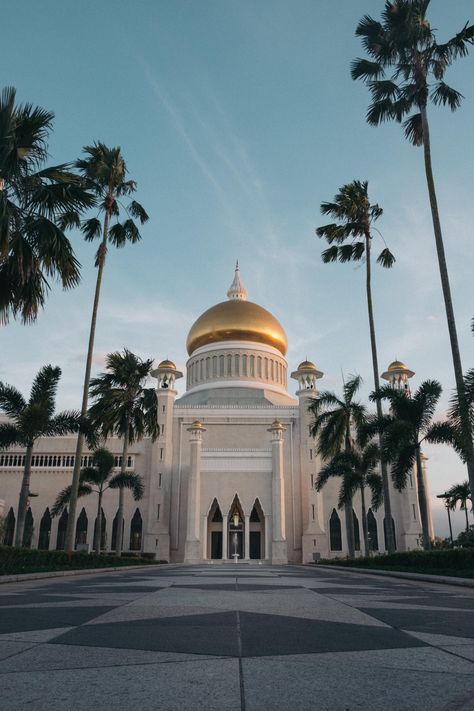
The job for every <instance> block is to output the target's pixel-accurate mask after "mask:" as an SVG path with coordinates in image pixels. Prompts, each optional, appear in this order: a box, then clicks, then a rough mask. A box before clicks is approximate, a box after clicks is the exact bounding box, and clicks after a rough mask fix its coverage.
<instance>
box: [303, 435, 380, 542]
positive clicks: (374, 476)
mask: <svg viewBox="0 0 474 711" xmlns="http://www.w3.org/2000/svg"><path fill="white" fill-rule="evenodd" d="M379 462H380V450H379V448H378V447H377V445H376V444H373V443H371V444H368V445H367V446H366V447H365V448H364V449H362V450H359V449H357V448H354V449H351V450H349V451H343V452H339V453H338V454H336V456H335V457H333V459H331V461H330V462H329V463H328V464H326V465H325V466H324V467H323V468H322V469H321V471H320V472H319V474H318V478H317V480H316V489H317V490H318V491H321V489H322V488H323V486H324V485H325V484H326V483H327V482H328V481H329V479H330V478H331V477H341V480H342V481H341V488H340V490H339V503H338V506H339V508H340V509H342V508H343V507H344V506H351V507H352V500H353V498H354V495H355V494H356V492H357V490H359V491H360V499H361V513H362V532H363V537H364V553H365V555H370V547H369V535H368V529H367V507H366V504H365V490H366V488H368V489H369V490H370V491H371V493H372V502H371V506H372V508H373V509H374V510H377V509H378V508H379V506H380V504H381V503H382V500H383V482H382V477H381V476H380V474H379V473H378V472H377V471H376V469H377V466H378V464H379Z"/></svg>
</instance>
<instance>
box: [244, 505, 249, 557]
mask: <svg viewBox="0 0 474 711" xmlns="http://www.w3.org/2000/svg"><path fill="white" fill-rule="evenodd" d="M244 521H245V522H244V526H245V528H244V537H245V540H244V560H250V516H249V515H248V514H244Z"/></svg>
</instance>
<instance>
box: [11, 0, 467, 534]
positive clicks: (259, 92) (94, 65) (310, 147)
mask: <svg viewBox="0 0 474 711" xmlns="http://www.w3.org/2000/svg"><path fill="white" fill-rule="evenodd" d="M382 7H383V3H382V0H338V2H337V3H334V2H332V1H331V0H311V1H309V0H296V2H289V1H288V0H286V1H281V0H258V1H257V0H253V1H250V0H239V1H236V0H235V1H234V0H213V1H211V0H188V1H185V0H167V1H164V0H160V1H158V2H157V1H155V0H141V1H140V2H137V3H130V2H125V1H124V0H121V1H112V0H102V1H101V2H100V3H97V2H92V0H82V2H80V3H78V2H73V1H72V0H61V2H59V0H43V1H42V2H41V3H39V2H35V1H34V0H22V2H19V3H15V4H13V3H9V4H8V8H7V7H5V8H4V10H3V13H2V22H3V26H4V28H3V29H4V31H3V33H2V34H3V47H2V66H1V69H0V72H1V78H2V82H1V83H2V85H13V86H15V87H16V88H17V92H18V99H19V101H29V102H32V103H34V104H39V105H41V106H44V107H45V108H48V109H51V110H53V111H54V112H55V113H56V120H55V130H54V133H53V135H52V138H51V141H50V154H51V163H53V162H63V161H68V160H73V159H74V158H76V157H77V156H78V155H79V154H80V151H81V147H82V146H83V145H86V144H87V143H90V142H92V141H94V140H102V141H104V142H106V143H107V144H109V145H120V146H121V147H122V150H123V152H124V155H125V156H126V159H127V163H128V168H129V171H130V177H132V178H134V179H135V180H136V181H137V182H138V186H139V191H138V193H137V197H138V199H139V200H140V201H141V202H142V203H143V205H144V206H145V207H146V209H147V211H148V212H149V214H150V221H149V223H148V224H147V225H146V226H145V227H144V229H143V231H142V235H143V241H142V242H141V243H140V244H139V245H137V246H134V247H128V248H126V249H124V250H120V251H115V252H113V251H112V250H111V251H110V253H109V258H108V262H107V266H106V273H105V281H104V287H103V292H102V302H101V308H100V316H99V322H98V331H97V339H96V356H95V367H96V368H97V369H100V368H101V367H102V364H103V356H104V354H105V353H107V352H109V351H111V350H116V349H119V348H121V347H123V346H127V347H129V348H131V349H132V350H134V351H136V352H138V353H140V354H141V355H143V356H147V357H149V356H153V357H155V358H157V359H161V358H163V357H165V356H169V357H170V358H172V359H173V360H175V362H176V363H177V364H178V365H179V366H182V367H184V364H185V361H186V351H185V340H186V334H187V331H188V329H189V328H190V326H191V324H192V322H193V320H194V319H195V318H196V317H197V316H198V315H199V314H200V313H201V312H202V311H204V310H205V309H206V308H208V307H209V306H211V305H212V304H214V303H216V302H218V301H221V300H222V299H223V298H225V292H226V290H227V288H228V286H229V283H230V281H231V279H232V274H233V266H234V263H235V260H236V259H237V258H238V259H239V261H240V264H241V269H242V276H243V279H244V282H245V284H246V286H247V288H248V290H249V294H250V298H251V299H252V300H253V301H256V302H258V303H260V304H262V305H263V306H265V307H266V308H268V309H270V310H271V311H272V312H273V313H274V314H275V315H276V316H277V317H278V318H279V319H280V321H281V322H282V324H283V325H284V327H285V329H286V331H287V334H288V337H289V342H290V348H289V353H288V361H289V365H290V368H293V367H295V366H296V365H297V364H298V362H299V361H300V360H302V359H303V358H305V357H306V356H308V357H309V358H311V359H312V360H314V361H315V362H316V363H317V365H318V367H319V368H320V369H321V370H323V371H324V373H325V377H324V380H323V381H321V386H322V387H325V388H329V389H337V388H339V387H340V382H341V370H342V371H343V372H344V373H354V372H357V373H360V374H361V375H362V376H363V378H364V380H365V388H364V395H366V394H367V393H368V392H369V391H370V389H371V365H370V353H369V342H368V325H367V314H366V304H365V299H364V270H363V267H353V266H349V265H324V264H323V263H322V262H321V258H320V253H321V250H322V248H323V244H322V243H321V242H320V241H319V240H318V239H317V238H316V237H315V236H314V228H315V227H316V226H317V225H318V224H322V222H323V221H324V218H321V217H320V214H319V205H320V203H321V202H322V201H324V200H329V199H331V198H332V197H333V195H334V194H335V192H336V191H337V189H338V188H339V186H341V185H342V184H344V183H346V182H350V181H351V180H353V179H355V178H358V179H367V180H369V191H370V195H371V199H372V200H373V201H377V202H378V203H379V204H380V205H381V206H382V207H383V208H384V215H383V217H382V218H381V219H380V220H379V222H378V227H379V228H380V230H381V232H382V233H383V236H384V239H385V240H386V242H387V243H388V245H389V246H390V248H391V250H392V251H393V252H394V253H395V255H396V258H397V263H396V265H395V267H394V269H393V270H391V271H390V272H387V271H382V270H380V269H376V270H375V272H376V273H375V275H374V298H375V307H376V323H377V331H378V346H379V360H380V363H381V366H382V367H384V368H385V367H386V365H388V363H389V362H390V361H392V360H393V359H394V358H396V357H397V358H400V359H402V360H404V361H405V362H406V363H407V364H408V365H409V367H411V368H412V369H413V370H414V371H416V376H415V378H414V380H413V385H414V387H416V385H417V384H419V383H420V382H421V381H422V380H423V379H425V378H437V379H439V380H440V381H441V383H442V384H443V387H444V389H445V393H444V396H443V397H444V399H443V402H442V403H441V406H440V411H439V415H440V416H442V413H443V408H444V407H445V406H446V402H447V398H448V396H449V392H450V390H451V388H452V386H453V377H452V367H451V356H450V349H449V342H448V336H447V329H446V323H445V316H444V306H443V302H442V297H441V290H440V283H439V275H438V268H437V261H436V255H435V248H434V240H433V235H432V230H431V224H430V213H429V208H428V200H427V194H426V187H425V182H424V173H423V163H422V153H421V150H420V149H415V148H412V147H411V146H410V145H408V144H407V143H406V142H405V141H404V139H403V137H402V133H401V129H400V128H399V127H398V126H395V125H384V126H383V127H380V128H377V129H375V128H371V127H369V126H367V125H366V123H365V120H364V117H365V112H366V108H367V104H368V94H367V90H366V88H365V87H364V86H363V85H362V84H359V83H355V82H353V81H351V79H350V76H349V65H350V61H351V60H352V59H353V58H354V57H356V56H361V54H362V50H361V48H360V45H359V41H358V40H357V39H356V38H355V36H354V29H355V26H356V24H357V22H358V20H359V19H360V18H361V17H362V15H363V14H365V13H369V14H372V15H373V16H375V17H378V16H379V15H380V11H381V9H382ZM472 10H473V5H472V2H470V0H456V2H455V3H447V2H443V1H442V0H433V1H432V6H431V10H430V18H431V23H432V26H434V27H437V28H440V32H439V36H440V39H441V40H443V39H446V38H448V37H449V36H451V35H452V34H454V33H455V32H456V31H458V30H459V29H460V28H461V27H462V26H463V24H464V23H465V22H466V21H467V20H469V19H471V20H473V21H474V18H473V17H470V15H472V14H473V13H472ZM472 54H473V55H474V52H473V53H472ZM473 62H474V56H471V57H469V58H467V59H464V60H460V61H459V62H458V63H457V65H456V66H455V67H454V68H452V69H451V70H450V71H449V73H448V75H447V81H448V83H451V84H453V85H454V86H455V87H456V88H457V89H458V90H460V91H461V92H462V93H463V94H464V95H465V97H466V98H465V101H464V103H463V106H462V109H461V110H460V111H458V112H457V113H455V114H451V113H450V112H449V111H448V110H446V109H434V110H433V111H432V112H431V131H432V143H433V160H434V168H435V176H436V180H437V186H438V192H439V203H440V210H441V218H442V224H443V228H444V235H445V241H446V251H447V256H448V263H449V268H450V275H451V282H452V291H453V298H454V304H455V309H456V315H457V320H458V328H459V339H460V344H461V349H462V355H463V362H464V367H465V368H467V367H472V364H473V362H474V339H473V338H472V336H471V335H470V331H469V323H470V319H471V318H472V317H473V316H474V308H473V298H472V296H473V280H472V262H473V257H472V238H473V230H474V228H473V224H474V221H473V214H472V195H473V188H474V185H473V182H474V176H473V170H472V158H471V156H472V126H473V124H474V104H473V102H474V91H473V89H474V87H473V82H472V76H473ZM71 239H72V241H73V244H74V247H75V249H76V252H77V254H78V257H79V259H80V261H81V263H82V265H83V270H82V283H81V285H80V286H79V287H78V288H76V289H75V290H74V291H72V292H69V293H62V292H61V291H60V290H59V289H58V287H55V288H53V291H52V294H51V296H50V298H49V300H48V302H47V306H46V309H45V311H44V313H42V314H41V315H40V317H39V319H38V322H37V323H36V325H34V326H28V327H25V326H21V325H19V324H10V325H9V326H8V327H7V328H5V329H2V331H1V332H0V349H1V351H0V352H1V354H2V357H1V360H0V378H1V379H2V380H5V381H7V382H11V383H13V384H15V385H16V386H17V387H19V388H21V389H22V390H24V391H25V392H27V391H28V388H29V384H30V382H31V379H32V377H33V375H34V373H35V372H36V371H37V369H38V368H39V367H40V365H42V364H44V363H47V362H52V363H53V364H58V365H60V366H61V367H62V369H63V379H62V383H61V388H60V393H59V398H58V406H59V407H78V406H79V402H80V390H81V381H82V378H83V359H84V354H85V350H86V344H87V334H88V328H89V318H90V308H91V301H92V290H93V285H94V281H95V270H94V268H93V252H94V247H93V246H91V245H89V244H85V243H83V241H82V239H81V237H80V235H79V234H73V235H71ZM382 246H383V244H382V242H380V248H382ZM375 248H376V249H377V248H378V245H377V244H376V245H375ZM427 454H428V456H429V458H430V461H429V472H430V487H431V491H432V493H433V494H435V493H438V492H440V491H443V490H444V489H445V488H446V487H447V486H449V485H450V484H451V483H452V482H455V481H459V480H462V479H464V478H465V470H464V468H463V466H462V465H461V464H460V463H459V461H458V460H457V458H456V456H455V455H454V454H453V453H451V452H449V451H447V450H446V449H445V448H441V447H430V448H428V449H427ZM434 503H435V505H438V502H437V501H435V502H434ZM435 520H436V522H437V523H438V522H439V525H438V531H439V532H440V533H444V532H445V521H444V512H442V511H437V512H436V515H435ZM456 526H457V527H458V528H460V527H461V526H462V517H461V516H459V515H458V517H457V519H456Z"/></svg>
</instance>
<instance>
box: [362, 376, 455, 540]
mask: <svg viewBox="0 0 474 711" xmlns="http://www.w3.org/2000/svg"><path fill="white" fill-rule="evenodd" d="M441 392H442V388H441V385H440V384H439V383H438V382H437V381H436V380H425V381H424V382H423V383H421V385H420V387H419V388H418V390H417V391H416V392H415V394H414V395H412V396H411V397H409V396H408V395H407V393H406V392H405V391H403V390H398V389H396V388H393V387H391V386H390V385H385V386H383V387H382V388H380V390H378V391H375V392H374V393H371V395H370V398H371V400H375V401H377V400H386V401H388V402H389V404H390V412H389V414H387V415H384V416H383V417H381V418H380V417H378V416H374V417H372V418H368V420H367V422H366V423H365V425H363V427H362V432H363V434H364V435H365V436H373V435H374V434H376V433H381V434H382V447H383V451H384V454H385V456H386V458H387V459H388V460H389V461H390V462H391V463H392V478H393V483H394V486H395V488H396V489H398V490H399V491H401V490H402V489H404V488H405V487H406V485H407V478H408V475H409V473H410V472H411V471H412V469H413V467H415V471H416V481H417V489H418V505H419V507H420V516H421V527H422V532H423V547H424V548H425V549H426V550H429V549H430V548H431V538H430V533H429V505H428V500H427V494H426V489H425V481H424V478H423V467H422V459H421V446H422V444H423V442H431V443H438V442H439V441H440V439H439V435H438V429H437V425H436V424H433V423H432V419H433V416H434V413H435V410H436V405H437V403H438V400H439V398H440V396H441ZM388 527H389V526H388Z"/></svg>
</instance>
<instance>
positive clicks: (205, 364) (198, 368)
mask: <svg viewBox="0 0 474 711" xmlns="http://www.w3.org/2000/svg"><path fill="white" fill-rule="evenodd" d="M239 377H244V378H258V379H260V380H262V379H263V380H268V381H269V382H274V383H277V384H279V385H282V386H286V367H285V365H284V364H283V362H281V361H279V360H277V359H276V358H268V357H265V356H255V355H248V354H246V353H226V354H221V355H214V356H206V357H203V358H196V359H194V360H192V361H190V363H189V365H188V384H189V385H197V384H198V383H202V382H206V381H208V380H211V379H217V378H239Z"/></svg>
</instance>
